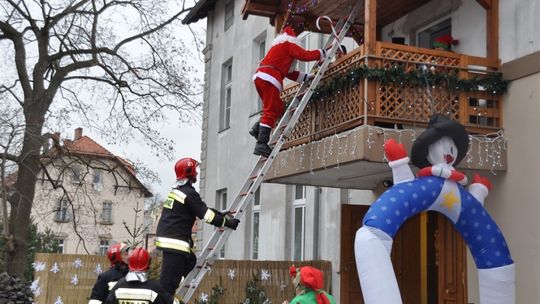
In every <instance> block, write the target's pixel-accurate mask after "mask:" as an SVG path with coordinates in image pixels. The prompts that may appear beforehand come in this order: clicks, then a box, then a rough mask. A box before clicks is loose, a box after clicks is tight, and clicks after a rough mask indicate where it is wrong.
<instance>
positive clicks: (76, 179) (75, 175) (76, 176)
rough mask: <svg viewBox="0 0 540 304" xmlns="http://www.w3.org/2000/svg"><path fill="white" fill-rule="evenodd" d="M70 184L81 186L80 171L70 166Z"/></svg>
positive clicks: (77, 167) (78, 168)
mask: <svg viewBox="0 0 540 304" xmlns="http://www.w3.org/2000/svg"><path fill="white" fill-rule="evenodd" d="M71 182H72V183H73V184H81V183H82V170H81V168H80V167H79V166H72V167H71Z"/></svg>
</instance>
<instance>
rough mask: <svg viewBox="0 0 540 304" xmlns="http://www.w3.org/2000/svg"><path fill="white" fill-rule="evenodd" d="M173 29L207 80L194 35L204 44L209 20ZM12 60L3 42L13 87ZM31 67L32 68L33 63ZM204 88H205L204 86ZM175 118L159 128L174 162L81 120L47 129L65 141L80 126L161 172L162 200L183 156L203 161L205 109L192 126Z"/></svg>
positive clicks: (189, 1) (6, 76)
mask: <svg viewBox="0 0 540 304" xmlns="http://www.w3.org/2000/svg"><path fill="white" fill-rule="evenodd" d="M169 3H173V5H181V3H182V2H180V1H178V2H174V1H173V2H169ZM194 3H195V0H186V7H189V6H192V5H193V4H194ZM172 10H173V11H174V10H176V8H173V9H172ZM38 13H39V12H38ZM127 17H129V16H127ZM120 26H122V25H120ZM124 26H125V27H126V32H127V31H129V30H130V29H129V28H128V27H129V26H127V25H124ZM169 26H170V27H174V33H175V34H176V35H177V36H176V37H177V38H179V39H181V40H182V41H183V43H184V44H185V45H186V47H187V48H188V51H187V52H185V53H183V55H184V56H188V58H186V59H187V60H188V61H190V62H191V65H192V66H193V67H194V68H195V70H196V72H194V74H193V75H191V77H190V78H192V79H199V80H201V81H202V79H203V78H204V77H203V76H204V64H203V60H202V54H200V52H199V51H198V50H197V47H196V45H195V42H194V36H193V35H194V33H195V34H196V35H198V36H199V39H200V40H203V41H204V37H205V27H206V19H204V20H201V21H199V22H198V23H197V24H193V25H191V28H192V29H193V32H192V31H191V30H190V29H189V28H188V27H187V26H184V25H181V23H180V20H178V21H176V22H174V23H172V24H171V25H169ZM116 29H117V30H119V32H120V33H121V32H122V31H123V28H116ZM130 52H133V55H137V52H138V50H137V49H136V48H131V49H130ZM34 53H35V50H34V48H32V47H28V48H27V58H30V60H33V58H37V56H36V55H35V54H34ZM189 53H191V54H189ZM12 59H13V48H12V46H11V45H10V44H8V43H3V44H2V48H1V49H0V64H1V66H2V73H0V82H1V83H6V84H9V85H11V84H12V83H13V79H14V78H15V77H17V76H16V70H15V66H14V65H5V64H4V62H12ZM29 66H31V65H30V64H29ZM200 87H201V88H202V84H201V86H200ZM98 93H99V92H98ZM87 94H88V93H85V92H80V94H79V97H81V96H82V98H87V99H88V100H94V99H95V98H96V97H94V96H93V94H90V95H88V96H87V97H86V95H87ZM55 98H56V99H55V102H54V105H55V106H57V107H60V108H61V107H62V104H63V101H62V99H61V97H60V96H59V94H57V96H55ZM195 98H197V99H199V101H200V102H201V103H202V92H201V94H200V95H199V96H196V97H195ZM97 101H98V100H96V102H97ZM95 106H96V113H97V115H103V117H106V116H107V114H108V109H106V108H103V107H100V106H99V104H96V105H95ZM17 107H18V106H17ZM101 111H103V113H100V112H101ZM171 117H172V119H170V120H169V121H164V122H163V123H162V125H158V126H157V129H158V130H160V132H161V136H162V137H164V138H166V139H171V140H173V141H174V143H175V146H174V148H175V151H174V154H173V155H174V156H173V159H167V158H166V157H164V156H161V157H158V156H156V153H155V150H152V149H151V148H150V147H149V146H148V145H147V144H145V143H144V141H143V140H141V139H140V138H139V139H138V138H134V139H133V140H130V141H129V142H117V143H115V144H111V143H110V142H114V140H111V139H110V138H109V139H107V138H104V137H103V136H102V135H100V134H99V133H98V132H97V131H96V130H92V129H90V128H89V127H88V126H86V125H85V124H81V123H79V122H78V121H79V120H80V118H73V119H69V121H66V120H62V119H60V120H54V122H53V121H49V122H48V123H47V126H46V130H45V131H49V130H47V128H49V129H50V131H52V132H55V131H59V132H61V133H62V135H61V137H62V138H63V139H72V138H73V135H74V129H75V128H77V127H83V128H84V131H83V133H84V135H88V136H89V137H91V138H92V139H94V140H95V141H96V142H98V143H99V144H101V145H102V146H104V147H105V148H106V149H108V150H109V151H110V152H112V153H113V154H116V155H118V156H121V157H123V158H125V159H128V160H130V161H131V162H134V163H140V162H142V163H144V164H145V166H146V167H148V168H149V169H151V170H152V171H154V172H155V173H157V174H158V176H159V178H160V179H161V181H160V182H159V183H157V182H156V183H153V184H151V185H150V187H151V189H150V190H151V191H152V192H153V193H154V194H159V195H161V197H165V196H166V195H167V193H168V191H169V190H170V187H171V186H172V185H173V183H174V181H175V175H174V164H175V162H176V160H178V159H179V158H182V157H192V158H195V159H198V160H200V155H201V151H200V148H201V125H202V121H201V117H202V109H201V111H199V115H198V117H196V118H195V119H194V120H193V121H192V122H191V123H190V124H182V125H180V123H179V122H178V118H179V117H178V115H177V114H175V113H174V112H172V113H171ZM152 126H154V127H156V125H155V124H152ZM161 154H162V153H161Z"/></svg>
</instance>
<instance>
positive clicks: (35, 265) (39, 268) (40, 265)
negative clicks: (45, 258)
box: [32, 261, 47, 272]
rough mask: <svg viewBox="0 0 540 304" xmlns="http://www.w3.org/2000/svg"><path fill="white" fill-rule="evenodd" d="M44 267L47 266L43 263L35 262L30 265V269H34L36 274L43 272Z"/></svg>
mask: <svg viewBox="0 0 540 304" xmlns="http://www.w3.org/2000/svg"><path fill="white" fill-rule="evenodd" d="M46 266H47V263H45V262H40V261H36V262H33V263H32V268H34V270H35V271H36V272H40V271H43V270H45V267H46Z"/></svg>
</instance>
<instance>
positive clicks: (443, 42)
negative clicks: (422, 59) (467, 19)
mask: <svg viewBox="0 0 540 304" xmlns="http://www.w3.org/2000/svg"><path fill="white" fill-rule="evenodd" d="M458 43H459V40H457V39H454V37H452V35H450V34H446V35H442V36H440V37H438V38H437V39H435V41H433V47H434V48H443V49H445V50H450V47H451V46H452V45H457V44H458Z"/></svg>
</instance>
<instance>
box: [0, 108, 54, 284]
mask: <svg viewBox="0 0 540 304" xmlns="http://www.w3.org/2000/svg"><path fill="white" fill-rule="evenodd" d="M36 108H38V107H36V106H35V105H34V109H32V107H27V108H26V109H25V110H26V111H25V113H24V114H25V122H26V126H25V132H24V140H23V145H22V150H21V154H20V156H21V160H20V163H19V165H18V174H17V181H16V182H15V193H14V194H13V196H12V197H11V199H10V203H11V211H10V218H9V230H10V233H11V234H12V236H13V238H14V246H13V250H10V248H9V246H5V250H6V252H5V254H6V255H5V256H6V257H7V259H6V271H7V272H8V273H9V274H10V275H13V276H18V277H21V278H22V277H23V276H24V271H25V268H26V265H27V262H28V256H27V255H28V243H29V241H30V240H29V238H30V214H31V211H32V203H33V201H34V195H35V190H36V181H37V176H38V175H37V173H38V171H39V169H40V159H39V158H40V149H41V146H42V143H43V137H42V133H41V132H42V129H43V123H44V117H45V112H42V111H40V110H41V109H36Z"/></svg>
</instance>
